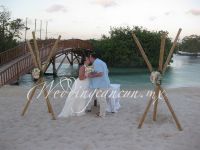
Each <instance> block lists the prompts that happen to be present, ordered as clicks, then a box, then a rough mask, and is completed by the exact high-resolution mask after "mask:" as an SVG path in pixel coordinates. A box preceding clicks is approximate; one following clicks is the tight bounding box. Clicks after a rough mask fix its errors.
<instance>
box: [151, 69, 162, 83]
mask: <svg viewBox="0 0 200 150" xmlns="http://www.w3.org/2000/svg"><path fill="white" fill-rule="evenodd" d="M161 79H162V76H161V74H160V72H158V71H153V72H152V73H151V76H150V80H151V82H152V83H153V84H161Z"/></svg>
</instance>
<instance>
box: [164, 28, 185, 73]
mask: <svg viewBox="0 0 200 150" xmlns="http://www.w3.org/2000/svg"><path fill="white" fill-rule="evenodd" d="M181 31H182V29H181V28H180V29H179V30H178V33H177V35H176V38H175V39H174V42H173V45H172V47H171V49H170V51H169V55H168V57H167V60H166V62H165V64H164V67H163V70H162V74H164V73H165V71H166V69H167V66H168V64H169V62H170V60H171V57H172V54H173V53H174V49H175V46H176V43H177V41H178V37H179V35H180V33H181Z"/></svg>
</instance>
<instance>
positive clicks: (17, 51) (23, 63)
mask: <svg viewBox="0 0 200 150" xmlns="http://www.w3.org/2000/svg"><path fill="white" fill-rule="evenodd" d="M54 42H55V40H45V41H38V47H39V50H40V57H41V60H42V62H45V60H46V59H47V55H48V54H49V50H51V48H52V46H53V44H54ZM91 50H92V46H91V44H90V43H89V41H84V40H79V39H70V40H62V41H60V42H59V43H58V47H57V51H56V53H55V54H54V56H53V57H52V58H51V62H50V63H49V65H50V64H52V65H53V74H54V75H55V74H56V73H57V71H58V70H59V68H60V67H61V66H62V64H63V62H64V60H65V59H67V60H68V62H69V63H70V64H71V65H73V63H74V62H75V61H77V62H78V63H79V64H80V61H81V58H82V57H83V55H84V54H85V52H87V51H91ZM62 55H64V57H63V59H62V60H61V62H60V64H59V66H58V67H57V68H56V66H55V62H56V58H58V57H60V56H62ZM33 67H34V65H33V60H32V57H31V54H30V52H29V50H28V46H27V44H26V43H22V44H20V45H19V46H17V47H15V48H12V49H10V50H7V51H5V52H2V53H0V87H2V86H3V85H5V84H10V83H13V82H16V81H17V80H18V79H19V78H20V76H22V75H24V74H27V73H29V72H30V71H31V70H32V69H33Z"/></svg>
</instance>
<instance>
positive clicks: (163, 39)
mask: <svg viewBox="0 0 200 150" xmlns="http://www.w3.org/2000/svg"><path fill="white" fill-rule="evenodd" d="M165 40H166V34H165V33H164V34H163V35H162V37H161V45H160V58H159V67H158V70H159V71H160V72H162V69H163V57H164V52H165Z"/></svg>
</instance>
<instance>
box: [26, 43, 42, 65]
mask: <svg viewBox="0 0 200 150" xmlns="http://www.w3.org/2000/svg"><path fill="white" fill-rule="evenodd" d="M27 45H28V48H29V51H30V53H31V56H32V59H33V63H34V65H35V67H38V66H39V65H38V63H37V58H36V57H35V54H34V51H33V49H32V47H31V44H30V41H27Z"/></svg>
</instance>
